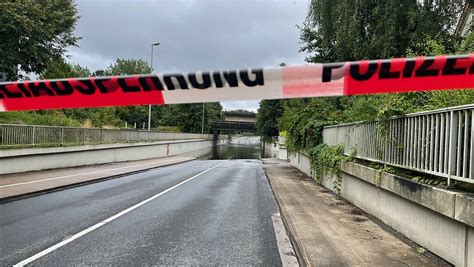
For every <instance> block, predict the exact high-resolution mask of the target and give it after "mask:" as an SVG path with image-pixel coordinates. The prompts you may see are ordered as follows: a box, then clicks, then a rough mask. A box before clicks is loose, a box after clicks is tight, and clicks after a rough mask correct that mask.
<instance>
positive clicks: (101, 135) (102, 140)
mask: <svg viewBox="0 0 474 267" xmlns="http://www.w3.org/2000/svg"><path fill="white" fill-rule="evenodd" d="M99 142H100V143H101V144H102V143H104V129H102V128H100V140H99Z"/></svg>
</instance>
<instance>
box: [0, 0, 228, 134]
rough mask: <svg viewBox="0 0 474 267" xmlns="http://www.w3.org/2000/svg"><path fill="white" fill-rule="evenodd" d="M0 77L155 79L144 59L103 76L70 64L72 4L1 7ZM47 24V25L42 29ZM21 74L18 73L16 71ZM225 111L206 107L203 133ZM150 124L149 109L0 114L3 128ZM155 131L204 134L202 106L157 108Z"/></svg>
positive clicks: (56, 0)
mask: <svg viewBox="0 0 474 267" xmlns="http://www.w3.org/2000/svg"><path fill="white" fill-rule="evenodd" d="M0 10H1V12H0V25H2V27H0V36H2V38H3V37H5V38H6V39H5V40H3V39H2V42H0V72H2V73H6V74H7V78H8V79H9V80H22V79H25V80H26V79H28V74H29V73H35V74H36V76H37V77H38V78H40V79H56V78H66V77H89V76H108V75H126V74H147V73H151V68H150V66H149V64H148V63H147V62H145V61H143V60H140V59H120V58H119V59H117V60H116V61H115V62H111V64H110V66H109V67H108V68H107V69H105V70H96V71H91V70H89V69H88V68H87V67H83V66H80V65H75V64H71V63H68V62H67V60H66V59H65V58H67V49H68V48H69V47H71V46H77V45H78V40H79V39H80V38H81V37H79V36H75V34H74V29H75V26H76V23H77V21H78V20H79V19H80V16H79V15H78V12H77V8H76V5H75V3H74V1H73V0H44V1H20V2H18V1H9V2H8V1H7V2H1V3H0ZM45 21H47V23H44V22H45ZM18 70H20V71H18ZM221 111H222V106H221V105H220V104H219V103H206V104H205V106H204V113H205V116H204V131H205V132H206V133H208V132H210V130H211V123H212V121H214V120H216V119H218V118H220V116H221ZM147 121H148V106H132V107H106V108H82V109H65V110H54V111H31V112H8V113H5V112H3V113H1V112H0V123H12V124H36V125H61V126H83V127H106V128H117V127H124V126H125V122H127V125H128V127H134V126H135V125H136V127H137V128H142V127H143V125H144V123H145V127H146V123H147ZM151 122H152V125H151V126H152V128H154V129H157V130H169V131H183V132H196V133H198V132H199V133H200V132H201V123H202V104H183V105H167V106H153V108H152V120H151Z"/></svg>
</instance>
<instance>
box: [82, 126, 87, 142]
mask: <svg viewBox="0 0 474 267" xmlns="http://www.w3.org/2000/svg"><path fill="white" fill-rule="evenodd" d="M82 144H83V145H85V144H86V128H82Z"/></svg>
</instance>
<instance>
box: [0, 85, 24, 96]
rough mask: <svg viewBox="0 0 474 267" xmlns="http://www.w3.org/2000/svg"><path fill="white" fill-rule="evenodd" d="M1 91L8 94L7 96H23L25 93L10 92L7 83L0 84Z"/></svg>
mask: <svg viewBox="0 0 474 267" xmlns="http://www.w3.org/2000/svg"><path fill="white" fill-rule="evenodd" d="M0 92H1V93H2V94H4V95H5V96H6V98H22V97H23V95H22V94H21V93H20V92H10V91H8V89H7V86H6V85H5V84H0Z"/></svg>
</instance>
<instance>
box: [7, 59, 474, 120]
mask: <svg viewBox="0 0 474 267" xmlns="http://www.w3.org/2000/svg"><path fill="white" fill-rule="evenodd" d="M473 88H474V54H470V55H460V56H437V57H417V58H400V59H390V60H374V61H356V62H345V63H328V64H311V65H304V66H296V67H281V68H265V69H247V70H239V71H211V72H197V73H187V74H150V75H133V76H113V77H87V78H68V79H60V80H44V81H17V82H7V83H0V110H1V111H13V110H41V109H59V108H83V107H102V106H130V105H143V104H157V105H160V104H178V103H200V102H219V101H232V100H248V99H281V98H300V97H320V96H342V95H360V94H380V93H398V92H417V91H430V90H446V89H473Z"/></svg>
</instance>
